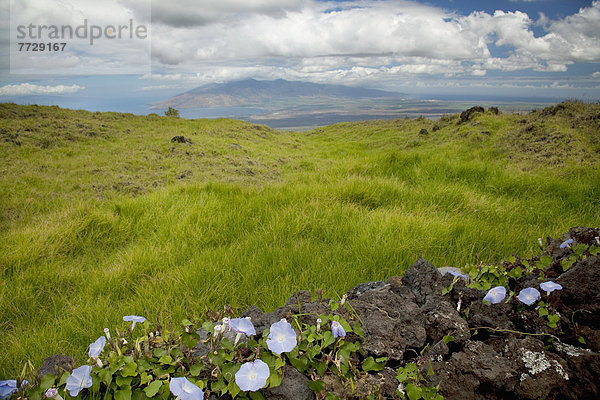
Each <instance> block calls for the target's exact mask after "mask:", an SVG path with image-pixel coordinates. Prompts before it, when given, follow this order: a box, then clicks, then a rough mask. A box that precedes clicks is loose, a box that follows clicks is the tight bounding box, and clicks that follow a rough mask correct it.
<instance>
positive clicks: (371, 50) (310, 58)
mask: <svg viewBox="0 0 600 400" xmlns="http://www.w3.org/2000/svg"><path fill="white" fill-rule="evenodd" d="M0 20H2V21H9V20H10V24H7V23H3V24H2V25H0V102H5V101H14V102H18V103H35V102H37V103H39V104H59V105H61V106H66V107H73V108H78V107H80V108H87V109H93V110H114V111H133V112H136V111H137V112H140V113H144V112H143V110H145V109H146V108H147V105H148V104H150V103H151V102H153V101H158V100H161V99H165V98H168V97H170V96H172V95H175V94H178V93H181V92H184V91H187V90H190V89H192V88H194V87H197V86H200V85H203V84H207V83H214V82H227V81H231V80H240V79H245V78H255V79H278V78H282V79H287V80H299V81H310V82H316V83H334V84H344V85H349V86H361V87H369V88H376V89H384V90H390V91H398V92H401V93H406V94H409V95H413V96H417V97H422V98H429V97H430V98H436V97H452V96H457V97H460V96H462V97H465V96H467V97H471V98H477V97H478V96H479V97H482V96H487V97H489V96H498V97H507V98H508V97H510V98H521V97H522V98H532V97H535V98H548V99H557V100H560V99H566V98H578V99H582V100H586V101H598V100H599V99H600V1H597V0H596V1H593V0H589V1H579V0H502V1H481V0H479V1H475V0H427V1H425V0H415V1H408V0H358V1H317V0H254V1H252V0H219V1H213V0H143V1H140V0H104V1H102V2H98V1H96V0H60V1H49V0H0ZM84 21H87V23H85V24H84ZM82 25H85V26H83V27H82ZM51 26H55V27H57V29H58V30H60V29H61V27H62V29H63V31H62V32H58V33H57V31H54V36H53V37H52V36H51V34H52V33H51V28H50V27H51ZM65 26H68V27H71V28H72V29H73V30H75V29H76V28H77V27H81V28H80V33H82V34H81V35H80V36H81V38H79V37H66V36H65V35H68V33H69V30H68V29H67V31H65V30H64V27H65ZM92 26H94V27H95V28H91V27H92ZM119 26H121V27H122V29H121V31H120V36H119V37H116V36H117V31H118V30H119ZM40 28H41V31H40V30H39V29H40ZM93 29H96V30H95V31H94V30H93ZM65 32H66V33H65ZM84 32H85V33H87V35H86V37H85V38H84V37H83V33H84ZM61 33H62V35H63V36H62V37H61V36H60V34H61ZM134 33H135V34H134ZM57 35H59V36H57ZM94 35H96V36H95V37H94V38H92V36H94ZM75 36H77V35H75ZM22 42H26V43H29V42H31V43H44V42H45V43H47V42H60V43H63V42H64V43H66V45H65V49H63V50H61V51H50V50H49V49H46V51H41V52H40V51H38V52H33V51H23V49H20V50H19V43H22ZM25 46H26V45H25Z"/></svg>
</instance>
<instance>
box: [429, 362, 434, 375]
mask: <svg viewBox="0 0 600 400" xmlns="http://www.w3.org/2000/svg"><path fill="white" fill-rule="evenodd" d="M433 375H435V372H434V371H433V366H432V365H431V363H429V369H428V370H427V376H433Z"/></svg>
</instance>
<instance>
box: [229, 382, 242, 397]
mask: <svg viewBox="0 0 600 400" xmlns="http://www.w3.org/2000/svg"><path fill="white" fill-rule="evenodd" d="M227 391H228V392H229V394H230V395H231V397H233V398H235V396H237V395H238V394H239V393H240V392H241V391H242V390H241V389H240V388H239V386H238V385H237V384H236V383H235V380H232V381H230V382H229V384H228V385H227Z"/></svg>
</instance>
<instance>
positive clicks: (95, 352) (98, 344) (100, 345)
mask: <svg viewBox="0 0 600 400" xmlns="http://www.w3.org/2000/svg"><path fill="white" fill-rule="evenodd" d="M104 346H106V338H105V337H104V336H100V337H99V338H98V339H97V340H96V341H95V342H94V343H92V344H90V348H89V350H88V356H90V357H92V358H98V356H99V355H100V353H102V350H104Z"/></svg>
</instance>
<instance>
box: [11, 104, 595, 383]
mask: <svg viewBox="0 0 600 400" xmlns="http://www.w3.org/2000/svg"><path fill="white" fill-rule="evenodd" d="M599 116H600V105H598V104H584V103H576V102H574V103H563V104H559V105H557V106H555V107H552V108H548V109H545V110H542V111H537V112H533V113H530V114H527V115H511V114H500V115H496V114H494V113H493V112H490V111H489V110H487V111H485V112H484V113H475V114H473V115H472V116H471V117H470V118H469V119H468V120H466V121H464V122H461V118H460V116H459V115H453V116H446V117H444V118H442V119H441V120H439V121H437V122H434V121H429V120H426V119H415V120H408V119H402V120H391V121H368V122H362V123H345V124H337V125H333V126H329V127H325V128H320V129H317V130H314V131H311V132H302V133H295V132H285V133H283V132H277V131H274V130H272V129H269V128H267V127H264V126H260V125H252V124H248V123H244V122H241V121H233V120H181V119H177V118H167V117H159V116H156V115H154V116H153V115H151V116H147V117H140V116H133V115H131V114H119V113H89V112H85V111H71V110H63V109H59V108H56V107H39V106H17V105H14V104H1V105H0V154H1V157H0V216H1V220H0V274H1V275H2V279H1V281H0V331H2V332H3V335H0V348H2V349H5V350H3V351H5V354H4V357H3V358H2V359H0V377H2V378H7V379H8V378H9V377H12V376H15V374H16V373H18V372H20V370H21V368H22V365H23V362H24V361H26V360H27V359H31V360H32V361H33V362H34V364H37V365H39V363H40V361H41V360H42V359H43V357H45V356H48V355H50V354H53V353H57V352H66V353H69V354H85V351H86V348H87V346H88V344H89V343H90V341H93V340H95V339H96V337H90V335H92V333H93V332H102V329H103V328H104V327H105V326H116V325H117V324H118V323H119V321H120V319H121V317H122V316H123V315H130V314H138V315H146V316H148V317H152V318H154V319H156V318H157V317H158V318H160V320H161V321H164V322H166V321H170V320H173V321H180V320H181V319H183V318H185V317H188V316H199V315H201V314H202V312H204V311H205V310H207V309H209V308H210V309H222V308H223V307H224V306H225V305H227V304H229V305H231V306H232V307H233V308H234V309H235V310H238V311H239V310H241V309H243V308H245V307H246V306H247V305H249V304H256V305H258V306H259V307H261V308H263V309H264V310H266V311H268V310H270V309H272V308H273V307H275V306H277V305H278V304H280V303H282V302H283V301H284V300H285V299H286V298H287V297H288V295H289V293H292V292H293V291H295V290H299V289H308V290H313V291H314V290H316V289H317V288H323V290H324V292H325V294H326V295H328V296H334V297H335V296H338V295H340V294H341V293H343V292H345V291H346V290H347V289H348V288H350V287H352V286H354V285H355V284H358V283H361V282H366V281H370V280H377V279H385V278H387V277H388V276H391V275H398V274H401V273H402V271H404V270H405V269H406V268H407V267H408V266H409V265H411V264H412V263H413V262H414V261H415V259H416V258H417V256H418V255H423V256H424V257H425V258H426V259H428V260H430V261H431V262H433V263H435V264H436V265H438V266H463V265H465V264H477V263H479V262H498V261H499V260H500V259H501V258H502V257H505V256H507V255H509V254H510V253H512V252H516V253H518V254H521V255H522V256H524V257H528V256H530V255H531V254H533V253H534V252H535V251H537V246H538V245H537V238H539V237H544V236H546V235H551V236H552V235H553V236H557V235H559V234H561V233H562V232H564V231H566V230H567V229H569V228H570V227H572V226H578V225H583V226H600V217H599V214H598V206H599V205H600V168H599V165H598V159H599V157H598V155H599V154H600V147H599V132H600V129H598V127H599V125H598V124H599V121H600V119H599V118H598V117H599ZM423 129H426V130H427V133H425V132H424V131H423V133H422V134H420V132H421V131H422V130H423ZM176 136H181V137H183V139H181V138H179V139H176V140H175V141H172V139H174V138H175V137H176ZM273 282H276V285H273ZM90 332H92V333H90Z"/></svg>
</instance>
